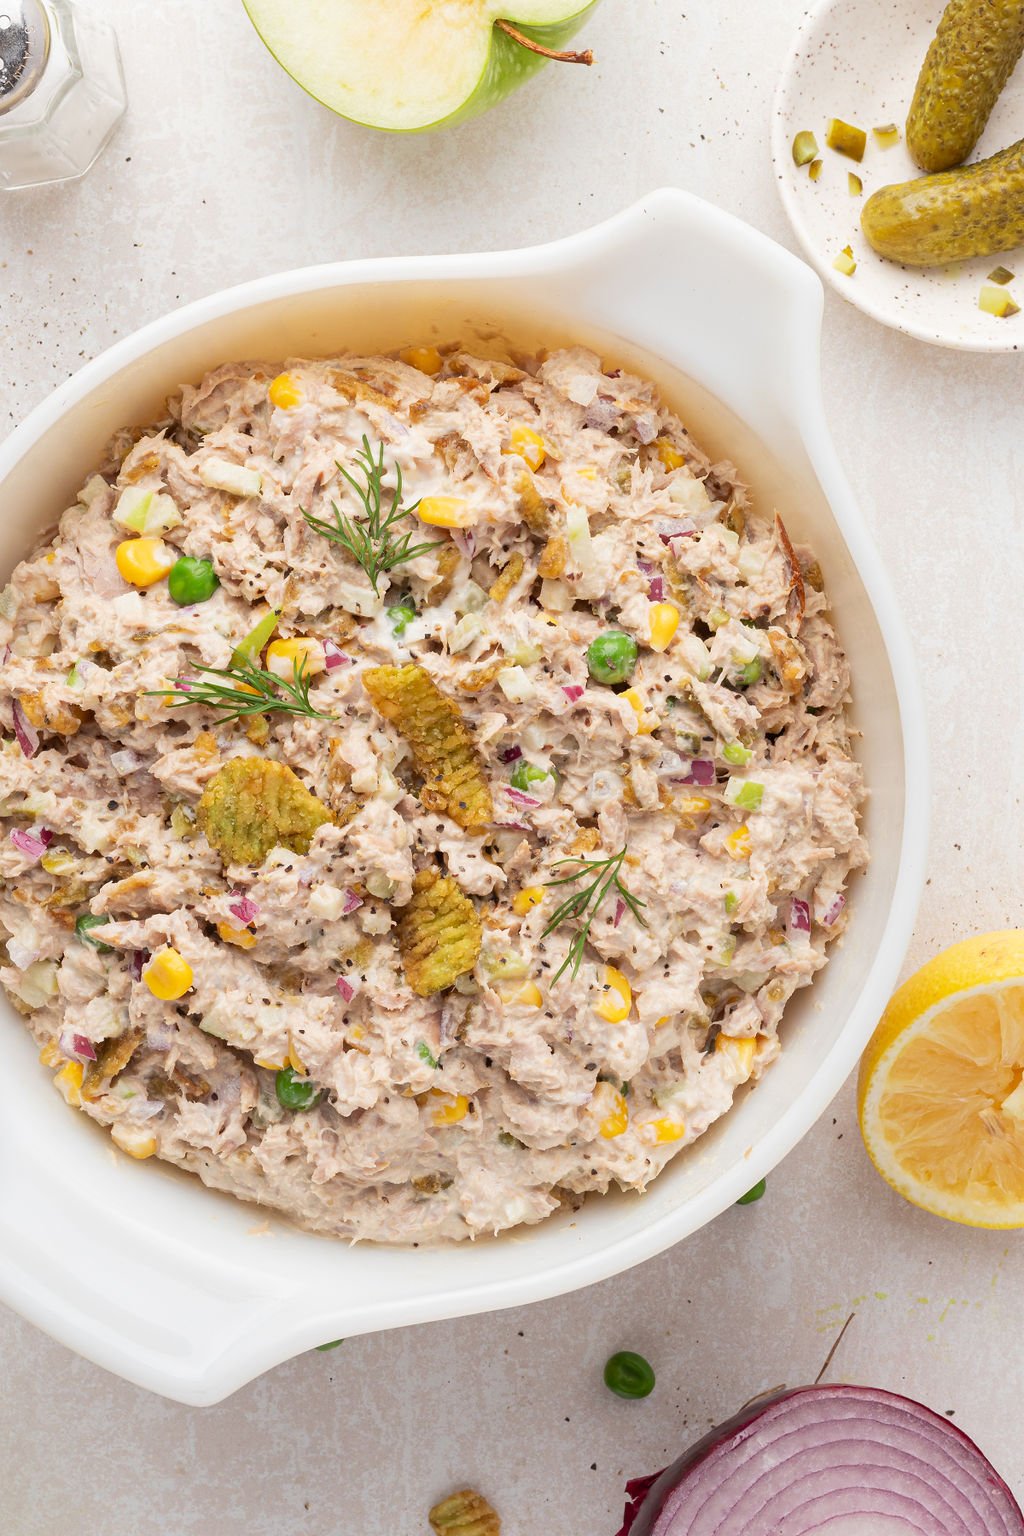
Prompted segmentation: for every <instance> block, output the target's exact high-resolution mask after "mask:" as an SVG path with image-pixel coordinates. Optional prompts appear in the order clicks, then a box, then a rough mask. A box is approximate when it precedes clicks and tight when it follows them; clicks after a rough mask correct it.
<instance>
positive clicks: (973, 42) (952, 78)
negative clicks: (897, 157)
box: [907, 0, 1024, 249]
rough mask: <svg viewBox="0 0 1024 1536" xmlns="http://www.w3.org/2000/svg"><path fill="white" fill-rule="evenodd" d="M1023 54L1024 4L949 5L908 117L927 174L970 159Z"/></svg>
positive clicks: (971, 1) (911, 142) (1014, 0)
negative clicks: (969, 156) (1002, 91)
mask: <svg viewBox="0 0 1024 1536" xmlns="http://www.w3.org/2000/svg"><path fill="white" fill-rule="evenodd" d="M1022 52H1024V0H949V4H948V5H947V6H946V9H945V11H944V12H943V14H942V20H941V21H940V22H939V26H938V31H937V32H936V34H935V37H934V38H933V39H932V44H931V47H930V48H929V49H928V52H927V54H926V55H925V60H924V63H923V64H922V65H921V73H920V75H919V76H918V80H917V88H916V90H915V91H914V99H913V101H912V102H911V105H910V115H909V116H908V118H907V148H908V149H909V150H910V153H911V154H912V155H913V157H914V159H915V160H916V162H917V164H918V165H919V166H920V167H921V169H922V170H923V171H947V170H949V169H950V168H951V167H952V166H954V165H961V164H962V163H963V161H964V160H966V159H967V156H968V155H969V154H970V153H971V150H972V149H973V148H974V146H975V144H977V142H978V140H979V139H980V138H981V135H982V131H983V130H984V127H985V124H986V123H987V122H988V120H989V117H990V115H991V112H992V108H993V107H994V106H995V104H996V101H997V99H998V97H999V93H1000V91H1001V90H1002V89H1003V86H1004V85H1005V84H1006V82H1007V80H1008V79H1009V78H1010V73H1011V71H1012V70H1013V67H1014V65H1015V64H1016V62H1017V60H1018V59H1019V58H1020V56H1021V53H1022ZM998 249H1005V247H998Z"/></svg>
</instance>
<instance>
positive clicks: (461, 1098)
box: [430, 1088, 469, 1125]
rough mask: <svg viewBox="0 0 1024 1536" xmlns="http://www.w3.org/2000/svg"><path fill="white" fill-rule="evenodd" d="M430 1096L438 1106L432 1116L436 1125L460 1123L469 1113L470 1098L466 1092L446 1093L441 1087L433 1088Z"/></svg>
mask: <svg viewBox="0 0 1024 1536" xmlns="http://www.w3.org/2000/svg"><path fill="white" fill-rule="evenodd" d="M430 1097H431V1098H432V1099H433V1101H434V1104H435V1106H436V1107H435V1109H434V1112H433V1114H432V1115H431V1116H430V1118H431V1120H432V1121H433V1122H434V1124H435V1125H458V1123H459V1121H460V1120H465V1118H466V1116H467V1114H468V1113H469V1100H468V1099H467V1098H466V1095H465V1094H464V1093H445V1092H444V1091H443V1090H442V1089H440V1088H431V1090H430Z"/></svg>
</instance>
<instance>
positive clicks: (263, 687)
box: [147, 654, 334, 724]
mask: <svg viewBox="0 0 1024 1536" xmlns="http://www.w3.org/2000/svg"><path fill="white" fill-rule="evenodd" d="M196 671H197V672H201V673H203V677H202V678H201V679H193V678H187V679H186V678H180V677H176V678H175V679H174V687H173V688H150V689H147V692H148V693H150V694H157V695H159V696H161V697H162V698H165V699H169V700H172V701H173V702H171V703H169V704H168V706H167V707H168V709H186V708H187V707H188V706H189V705H190V704H206V705H207V706H208V707H209V708H210V709H215V710H217V711H218V712H219V713H220V718H221V720H222V722H224V723H225V724H226V723H227V722H228V721H229V720H240V719H242V718H243V717H245V716H247V715H268V714H270V713H271V712H272V711H274V710H276V711H277V713H278V714H282V715H306V716H308V718H309V719H311V720H333V718H334V716H333V715H326V714H324V712H323V710H320V709H315V708H314V707H313V705H312V704H311V703H310V698H309V687H310V682H311V678H310V676H309V673H308V671H307V670H306V669H305V668H304V667H303V666H301V665H300V662H299V659H298V658H297V657H296V659H295V662H294V664H293V674H292V678H291V681H290V682H289V680H288V679H287V678H285V677H278V675H277V673H276V672H268V671H267V670H266V668H265V667H261V666H258V665H257V663H256V662H255V661H251V660H249V659H247V658H246V657H243V656H238V655H237V654H236V657H235V659H234V661H233V662H232V664H231V666H230V667H204V666H200V665H198V664H197V666H196Z"/></svg>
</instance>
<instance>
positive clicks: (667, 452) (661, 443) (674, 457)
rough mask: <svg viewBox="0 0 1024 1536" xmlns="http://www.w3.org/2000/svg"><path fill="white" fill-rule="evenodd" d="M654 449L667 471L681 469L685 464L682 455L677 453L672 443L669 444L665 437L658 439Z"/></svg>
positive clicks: (677, 450)
mask: <svg viewBox="0 0 1024 1536" xmlns="http://www.w3.org/2000/svg"><path fill="white" fill-rule="evenodd" d="M654 447H655V449H656V450H657V454H658V458H659V459H660V460H661V462H662V464H663V465H664V466H665V468H666V469H667V470H669V471H672V470H673V469H682V467H683V465H684V464H685V463H686V459H685V457H684V455H683V454H681V453H680V452H679V449H678V448H677V447H676V445H675V444H674V443H670V442H669V440H668V438H667V437H659V438H658V440H657V442H656V443H655V445H654Z"/></svg>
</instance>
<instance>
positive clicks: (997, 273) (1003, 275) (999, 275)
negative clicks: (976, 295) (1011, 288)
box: [988, 267, 1013, 284]
mask: <svg viewBox="0 0 1024 1536" xmlns="http://www.w3.org/2000/svg"><path fill="white" fill-rule="evenodd" d="M988 280H989V282H990V283H1001V284H1003V283H1012V282H1013V273H1012V272H1008V271H1007V270H1006V268H1005V267H993V268H992V271H991V272H990V273H989V275H988Z"/></svg>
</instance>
